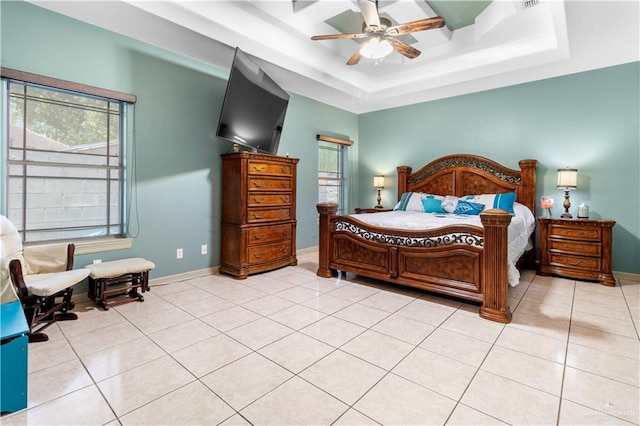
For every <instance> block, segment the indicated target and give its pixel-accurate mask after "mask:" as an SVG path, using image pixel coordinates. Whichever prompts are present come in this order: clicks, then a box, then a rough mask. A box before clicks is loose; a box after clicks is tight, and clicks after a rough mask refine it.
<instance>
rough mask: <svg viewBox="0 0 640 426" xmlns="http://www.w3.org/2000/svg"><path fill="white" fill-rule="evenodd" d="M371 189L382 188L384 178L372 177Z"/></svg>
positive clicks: (380, 176)
mask: <svg viewBox="0 0 640 426" xmlns="http://www.w3.org/2000/svg"><path fill="white" fill-rule="evenodd" d="M373 187H374V188H384V176H382V175H375V176H374V177H373Z"/></svg>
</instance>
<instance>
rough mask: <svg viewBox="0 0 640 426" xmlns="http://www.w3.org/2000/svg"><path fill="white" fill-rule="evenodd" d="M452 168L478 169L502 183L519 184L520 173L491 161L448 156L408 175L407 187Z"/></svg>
mask: <svg viewBox="0 0 640 426" xmlns="http://www.w3.org/2000/svg"><path fill="white" fill-rule="evenodd" d="M452 167H469V168H473V169H478V170H482V171H484V172H486V173H488V174H491V175H493V176H495V177H497V178H498V179H500V180H502V181H504V182H509V183H514V184H519V183H520V172H516V173H517V174H514V173H513V172H514V171H515V170H511V169H508V168H506V167H502V166H500V165H499V164H496V163H494V162H493V161H491V160H487V159H484V158H481V157H466V156H449V157H444V158H442V159H440V160H437V161H434V162H431V163H429V164H427V165H426V166H425V167H423V168H422V169H420V170H418V171H417V172H416V173H414V174H412V175H410V177H409V185H416V184H418V183H419V182H420V181H422V180H424V179H426V178H427V177H429V176H431V175H433V174H434V173H436V172H438V171H440V170H444V169H450V168H452Z"/></svg>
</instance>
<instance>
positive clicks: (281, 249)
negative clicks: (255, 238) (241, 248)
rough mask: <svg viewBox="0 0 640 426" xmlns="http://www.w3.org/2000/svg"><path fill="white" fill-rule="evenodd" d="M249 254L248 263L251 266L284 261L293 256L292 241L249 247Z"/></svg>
mask: <svg viewBox="0 0 640 426" xmlns="http://www.w3.org/2000/svg"><path fill="white" fill-rule="evenodd" d="M247 254H248V259H247V261H248V263H249V264H250V265H252V264H256V263H264V262H271V261H274V260H278V259H284V258H287V257H290V256H291V241H282V242H280V243H274V244H263V245H259V246H249V247H248V248H247Z"/></svg>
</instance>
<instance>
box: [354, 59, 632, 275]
mask: <svg viewBox="0 0 640 426" xmlns="http://www.w3.org/2000/svg"><path fill="white" fill-rule="evenodd" d="M359 140H360V144H361V145H362V146H363V147H366V149H364V148H362V149H361V150H360V158H359V161H360V180H359V182H361V187H360V199H359V202H360V205H367V206H369V205H373V204H374V203H375V194H374V192H373V189H372V188H371V184H370V181H372V176H373V175H374V174H375V173H383V174H385V175H386V176H387V177H390V180H391V182H390V184H389V185H387V188H386V189H385V190H384V192H383V194H382V196H383V205H386V206H391V205H393V204H394V202H395V201H396V200H397V195H396V170H395V167H396V166H398V165H401V164H403V165H408V166H412V167H413V168H414V170H417V168H419V167H421V166H423V165H424V164H426V163H427V162H429V161H431V160H433V159H435V158H438V157H440V156H443V155H447V154H453V153H460V152H466V153H472V154H478V155H482V156H484V157H488V158H491V159H494V160H497V161H498V162H500V163H502V164H505V165H507V166H510V167H512V168H517V166H518V161H519V160H521V159H525V158H533V159H536V160H538V162H539V166H538V174H537V179H538V180H537V194H538V197H539V196H541V195H550V196H552V197H553V198H554V199H555V201H556V207H555V208H554V211H553V215H554V216H559V215H560V213H561V207H560V206H561V204H562V201H563V199H564V193H563V191H561V190H558V189H556V187H555V183H556V175H557V172H556V171H557V169H558V168H563V167H567V166H569V167H572V168H577V169H578V188H577V190H575V191H572V192H571V202H572V207H571V212H572V214H573V215H574V217H575V216H577V214H576V213H577V210H576V209H577V206H578V205H579V204H580V203H582V202H584V203H586V204H588V205H589V207H590V216H591V217H592V218H607V219H613V220H615V221H616V222H617V224H616V226H615V227H614V229H613V239H614V244H613V268H614V270H616V271H623V272H630V273H636V274H637V273H640V201H639V200H640V172H639V168H640V63H638V62H636V63H631V64H626V65H619V66H615V67H610V68H605V69H600V70H595V71H590V72H583V73H579V74H573V75H567V76H563V77H557V78H552V79H548V80H542V81H537V82H532V83H527V84H521V85H517V86H511V87H506V88H501V89H495V90H490V91H485V92H480V93H474V94H470V95H464V96H458V97H454V98H448V99H443V100H438V101H433V102H426V103H422V104H417V105H411V106H406V107H402V108H394V109H389V110H385V111H377V112H372V113H368V114H363V115H361V116H360V117H359ZM399 142H401V145H399ZM385 201H386V203H385ZM537 213H538V214H539V213H540V211H539V210H538V212H537Z"/></svg>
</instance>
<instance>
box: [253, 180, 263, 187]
mask: <svg viewBox="0 0 640 426" xmlns="http://www.w3.org/2000/svg"><path fill="white" fill-rule="evenodd" d="M253 186H255V187H256V188H262V185H261V184H260V183H259V182H256V181H254V182H253Z"/></svg>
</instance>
